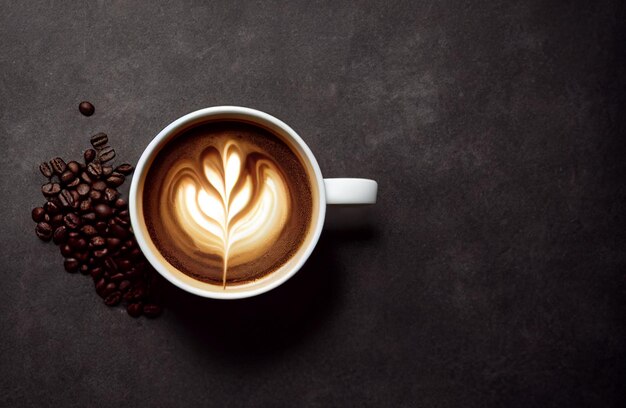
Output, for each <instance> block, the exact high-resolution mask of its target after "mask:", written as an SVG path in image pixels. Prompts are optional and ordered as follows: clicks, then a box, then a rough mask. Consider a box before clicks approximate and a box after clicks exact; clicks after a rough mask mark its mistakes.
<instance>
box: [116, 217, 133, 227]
mask: <svg viewBox="0 0 626 408" xmlns="http://www.w3.org/2000/svg"><path fill="white" fill-rule="evenodd" d="M114 220H115V223H116V224H117V225H121V226H123V227H125V226H127V225H128V224H129V222H128V221H127V220H125V219H122V218H120V217H115V218H114Z"/></svg>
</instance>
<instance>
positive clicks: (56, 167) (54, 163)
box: [50, 157, 67, 174]
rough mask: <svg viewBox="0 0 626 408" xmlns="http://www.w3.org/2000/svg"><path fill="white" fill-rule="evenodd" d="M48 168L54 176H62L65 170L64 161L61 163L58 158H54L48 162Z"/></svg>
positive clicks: (61, 160) (60, 159)
mask: <svg viewBox="0 0 626 408" xmlns="http://www.w3.org/2000/svg"><path fill="white" fill-rule="evenodd" d="M50 166H51V167H52V170H53V171H54V172H55V173H56V174H63V172H64V171H65V170H66V169H67V164H65V161H63V159H62V158H60V157H55V158H54V159H52V160H50Z"/></svg>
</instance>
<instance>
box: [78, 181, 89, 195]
mask: <svg viewBox="0 0 626 408" xmlns="http://www.w3.org/2000/svg"><path fill="white" fill-rule="evenodd" d="M89 190H90V188H89V185H88V184H85V183H82V184H79V185H78V187H76V191H77V192H78V194H79V195H81V196H86V195H87V194H89Z"/></svg>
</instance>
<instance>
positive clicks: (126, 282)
mask: <svg viewBox="0 0 626 408" xmlns="http://www.w3.org/2000/svg"><path fill="white" fill-rule="evenodd" d="M118 287H119V289H120V290H121V291H122V292H126V290H127V289H129V288H130V281H129V280H127V279H126V280H123V281H121V282H120V283H119V285H118Z"/></svg>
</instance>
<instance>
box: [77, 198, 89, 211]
mask: <svg viewBox="0 0 626 408" xmlns="http://www.w3.org/2000/svg"><path fill="white" fill-rule="evenodd" d="M78 209H79V210H81V211H82V212H87V211H91V209H92V207H91V198H89V197H87V198H85V199H83V200H82V201H81V202H80V205H79V206H78Z"/></svg>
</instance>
